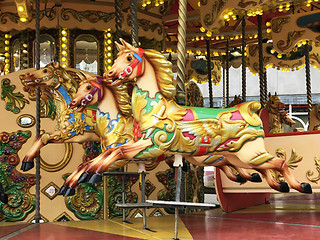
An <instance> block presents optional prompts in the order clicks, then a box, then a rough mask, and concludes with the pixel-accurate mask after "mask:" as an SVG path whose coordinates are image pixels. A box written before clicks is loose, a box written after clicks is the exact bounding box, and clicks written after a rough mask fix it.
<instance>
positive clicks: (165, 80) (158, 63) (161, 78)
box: [144, 49, 176, 99]
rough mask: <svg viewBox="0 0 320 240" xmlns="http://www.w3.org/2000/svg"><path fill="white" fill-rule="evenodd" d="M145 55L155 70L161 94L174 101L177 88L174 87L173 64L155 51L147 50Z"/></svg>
mask: <svg viewBox="0 0 320 240" xmlns="http://www.w3.org/2000/svg"><path fill="white" fill-rule="evenodd" d="M144 55H145V58H146V59H147V60H148V61H149V62H150V64H151V65H152V66H153V68H154V69H155V72H156V78H157V80H158V85H159V88H160V92H161V93H162V94H163V96H164V97H165V98H167V99H173V98H174V97H175V95H176V87H175V86H174V85H173V72H172V63H171V62H170V61H168V60H167V59H166V58H165V56H163V55H162V54H161V53H160V52H158V51H156V50H153V49H145V50H144Z"/></svg>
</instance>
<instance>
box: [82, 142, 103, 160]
mask: <svg viewBox="0 0 320 240" xmlns="http://www.w3.org/2000/svg"><path fill="white" fill-rule="evenodd" d="M82 146H83V148H84V152H85V154H84V156H83V161H84V162H87V161H90V160H92V159H94V158H95V157H97V156H98V155H100V154H101V153H102V150H101V145H100V142H85V143H83V144H82Z"/></svg>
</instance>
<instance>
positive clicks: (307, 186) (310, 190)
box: [301, 183, 312, 193]
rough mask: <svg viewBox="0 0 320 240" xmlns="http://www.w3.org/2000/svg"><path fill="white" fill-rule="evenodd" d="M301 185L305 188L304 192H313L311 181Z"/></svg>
mask: <svg viewBox="0 0 320 240" xmlns="http://www.w3.org/2000/svg"><path fill="white" fill-rule="evenodd" d="M301 187H302V188H303V191H302V192H303V193H312V188H311V186H310V184H309V183H301Z"/></svg>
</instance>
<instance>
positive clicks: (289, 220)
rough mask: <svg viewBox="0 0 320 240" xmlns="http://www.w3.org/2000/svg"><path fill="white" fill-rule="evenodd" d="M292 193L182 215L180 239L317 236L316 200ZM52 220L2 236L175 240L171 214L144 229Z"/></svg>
mask: <svg viewBox="0 0 320 240" xmlns="http://www.w3.org/2000/svg"><path fill="white" fill-rule="evenodd" d="M301 196H303V195H290V196H285V197H282V196H281V195H279V197H276V198H273V199H272V200H271V203H270V204H265V205H260V206H255V207H250V208H247V209H243V210H238V211H235V212H233V213H223V212H222V210H221V209H212V210H207V211H202V212H197V213H192V214H185V215H180V217H179V239H181V240H182V239H186V240H191V239H197V240H200V239H201V240H205V239H223V240H224V239H226V240H227V239H228V240H233V239H260V240H263V239H268V240H269V239H277V240H281V239H305V240H313V239H319V236H320V199H319V198H318V197H316V196H315V195H314V194H312V195H310V196H308V197H301ZM128 220H129V221H130V222H131V224H130V223H123V222H122V221H121V219H109V220H99V221H74V222H53V223H42V224H28V223H0V239H1V240H5V239H12V240H14V239H17V240H21V239H23V240H35V239H41V240H55V239H59V240H63V239H68V240H70V239H77V240H82V239H83V240H87V239H90V240H94V239H110V240H118V239H119V240H120V239H125V240H131V239H132V240H134V239H157V240H159V239H161V240H162V239H163V240H166V239H168V240H169V239H173V237H174V236H173V235H174V215H171V216H162V217H149V218H148V227H149V229H150V230H151V231H150V230H144V229H143V223H142V221H141V219H139V218H135V219H132V218H131V219H128Z"/></svg>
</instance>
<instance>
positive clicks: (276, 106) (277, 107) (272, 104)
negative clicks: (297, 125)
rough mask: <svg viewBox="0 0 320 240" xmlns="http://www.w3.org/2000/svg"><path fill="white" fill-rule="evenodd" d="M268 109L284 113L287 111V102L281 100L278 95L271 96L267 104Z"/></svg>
mask: <svg viewBox="0 0 320 240" xmlns="http://www.w3.org/2000/svg"><path fill="white" fill-rule="evenodd" d="M266 109H267V110H268V112H269V113H272V114H276V115H279V114H280V115H282V114H284V113H285V112H286V111H285V104H284V103H283V102H281V100H280V98H279V97H278V96H277V95H272V96H269V100H268V102H267V104H266Z"/></svg>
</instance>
